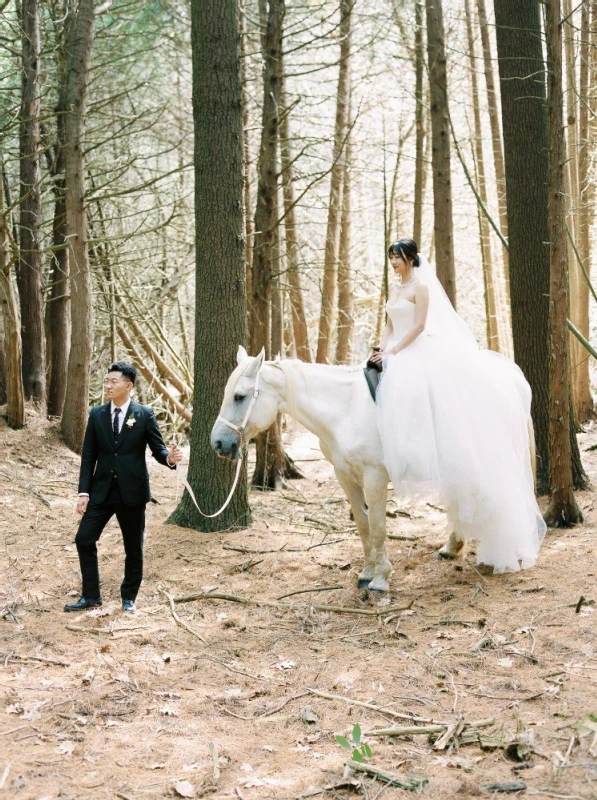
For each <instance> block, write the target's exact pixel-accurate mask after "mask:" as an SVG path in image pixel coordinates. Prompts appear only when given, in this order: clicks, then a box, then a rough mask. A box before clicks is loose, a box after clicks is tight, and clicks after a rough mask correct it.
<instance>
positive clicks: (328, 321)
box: [316, 0, 354, 364]
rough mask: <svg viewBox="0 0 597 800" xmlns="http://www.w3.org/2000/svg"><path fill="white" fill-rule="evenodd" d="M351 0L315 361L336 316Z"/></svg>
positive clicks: (344, 3) (324, 356)
mask: <svg viewBox="0 0 597 800" xmlns="http://www.w3.org/2000/svg"><path fill="white" fill-rule="evenodd" d="M353 5H354V0H340V63H339V73H338V93H337V96H336V122H335V130H334V150H333V155H332V170H331V174H330V201H329V208H328V221H327V230H326V236H325V251H324V257H323V281H322V286H321V313H320V316H319V336H318V339H317V357H316V361H317V363H318V364H327V363H328V362H329V360H330V355H331V348H332V338H333V332H334V327H335V320H336V289H337V283H338V252H339V247H340V220H341V214H342V188H343V176H344V158H343V153H344V147H345V139H346V133H347V126H346V123H347V119H348V92H349V86H350V28H351V13H352V7H353Z"/></svg>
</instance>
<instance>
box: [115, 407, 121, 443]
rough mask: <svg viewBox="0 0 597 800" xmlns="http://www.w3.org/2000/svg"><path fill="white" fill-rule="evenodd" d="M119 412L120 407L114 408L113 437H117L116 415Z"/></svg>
mask: <svg viewBox="0 0 597 800" xmlns="http://www.w3.org/2000/svg"><path fill="white" fill-rule="evenodd" d="M119 414H120V409H119V408H115V409H114V438H115V439H118V434H119V432H120V431H119V429H118V415H119Z"/></svg>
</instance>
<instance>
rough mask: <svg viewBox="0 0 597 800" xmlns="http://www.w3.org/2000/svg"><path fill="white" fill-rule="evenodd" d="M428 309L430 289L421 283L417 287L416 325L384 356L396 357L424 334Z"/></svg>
mask: <svg viewBox="0 0 597 800" xmlns="http://www.w3.org/2000/svg"><path fill="white" fill-rule="evenodd" d="M428 308H429V289H428V288H427V286H426V285H425V284H424V283H420V284H418V285H417V286H415V324H414V325H413V326H412V328H411V329H410V330H409V331H408V333H405V334H404V336H403V337H402V339H400V341H399V342H398V344H397V345H395V346H394V347H392V348H390V350H388V352H387V353H385V354H384V353H382V355H395V354H396V353H399V352H400V351H401V350H404V348H405V347H408V346H409V344H412V343H413V342H414V340H415V339H416V338H417V337H418V336H420V335H421V334H422V333H423V331H424V330H425V323H426V321H427V310H428Z"/></svg>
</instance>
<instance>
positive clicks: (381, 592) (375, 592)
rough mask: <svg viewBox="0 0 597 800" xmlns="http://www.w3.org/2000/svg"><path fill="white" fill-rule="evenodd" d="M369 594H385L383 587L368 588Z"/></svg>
mask: <svg viewBox="0 0 597 800" xmlns="http://www.w3.org/2000/svg"><path fill="white" fill-rule="evenodd" d="M369 591H370V592H371V594H385V589H371V588H369Z"/></svg>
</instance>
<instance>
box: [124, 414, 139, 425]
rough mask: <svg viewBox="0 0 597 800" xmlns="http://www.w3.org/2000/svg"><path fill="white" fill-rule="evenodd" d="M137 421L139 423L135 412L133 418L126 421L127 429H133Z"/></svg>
mask: <svg viewBox="0 0 597 800" xmlns="http://www.w3.org/2000/svg"><path fill="white" fill-rule="evenodd" d="M136 421H137V420H136V418H135V412H134V411H132V412H131V416H130V417H129V418H128V419H127V421H126V426H127V428H132V427H133V425H134V424H135V422H136Z"/></svg>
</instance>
